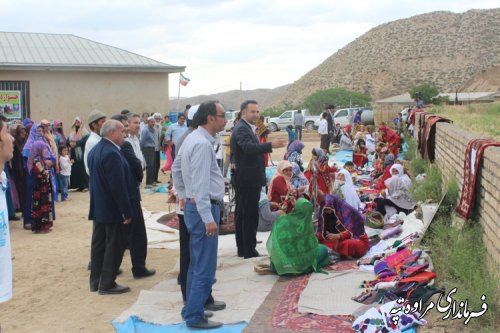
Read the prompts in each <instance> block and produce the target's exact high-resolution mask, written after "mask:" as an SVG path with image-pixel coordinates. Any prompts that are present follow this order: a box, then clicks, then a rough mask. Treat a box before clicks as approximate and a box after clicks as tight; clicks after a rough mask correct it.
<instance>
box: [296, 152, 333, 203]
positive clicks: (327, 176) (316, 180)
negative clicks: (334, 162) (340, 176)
mask: <svg viewBox="0 0 500 333" xmlns="http://www.w3.org/2000/svg"><path fill="white" fill-rule="evenodd" d="M336 171H337V168H336V167H335V166H333V167H331V166H329V165H328V157H326V155H325V154H324V153H323V150H321V149H320V148H313V150H312V157H311V161H310V162H309V164H308V166H307V169H306V171H305V172H304V175H305V176H306V178H307V180H308V181H309V197H310V198H313V197H314V194H313V192H314V191H315V190H314V189H315V188H317V193H316V202H318V203H319V202H321V200H322V198H323V196H324V195H326V194H328V193H330V192H331V191H332V183H333V180H332V179H333V174H334V173H335V172H336Z"/></svg>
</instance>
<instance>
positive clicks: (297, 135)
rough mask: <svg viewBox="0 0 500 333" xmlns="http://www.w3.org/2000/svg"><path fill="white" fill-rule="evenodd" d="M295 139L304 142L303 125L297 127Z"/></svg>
mask: <svg viewBox="0 0 500 333" xmlns="http://www.w3.org/2000/svg"><path fill="white" fill-rule="evenodd" d="M295 137H296V138H297V140H302V125H295Z"/></svg>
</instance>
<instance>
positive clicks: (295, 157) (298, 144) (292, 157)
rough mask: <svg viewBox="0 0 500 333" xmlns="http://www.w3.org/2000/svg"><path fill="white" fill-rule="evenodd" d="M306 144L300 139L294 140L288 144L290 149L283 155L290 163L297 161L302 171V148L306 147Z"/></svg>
mask: <svg viewBox="0 0 500 333" xmlns="http://www.w3.org/2000/svg"><path fill="white" fill-rule="evenodd" d="M304 147H305V145H304V143H303V142H302V141H300V140H294V141H292V142H291V143H290V145H288V149H287V151H286V153H285V156H284V157H283V159H284V160H288V162H290V163H297V164H298V165H299V167H300V171H304V167H303V166H302V157H301V155H302V149H304Z"/></svg>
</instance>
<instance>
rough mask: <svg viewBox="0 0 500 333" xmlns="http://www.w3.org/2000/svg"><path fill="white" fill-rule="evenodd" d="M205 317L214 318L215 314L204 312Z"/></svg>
mask: <svg viewBox="0 0 500 333" xmlns="http://www.w3.org/2000/svg"><path fill="white" fill-rule="evenodd" d="M203 315H204V316H205V318H212V317H213V316H214V313H213V312H212V311H203Z"/></svg>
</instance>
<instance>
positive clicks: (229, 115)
mask: <svg viewBox="0 0 500 333" xmlns="http://www.w3.org/2000/svg"><path fill="white" fill-rule="evenodd" d="M238 113H240V111H226V119H227V123H226V126H225V127H224V130H225V131H226V132H230V131H232V130H233V128H234V119H236V115H237V114H238Z"/></svg>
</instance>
